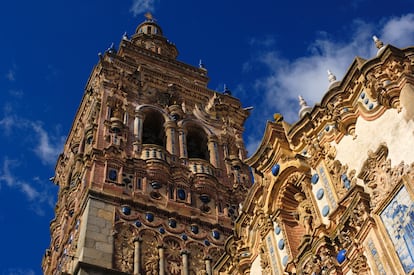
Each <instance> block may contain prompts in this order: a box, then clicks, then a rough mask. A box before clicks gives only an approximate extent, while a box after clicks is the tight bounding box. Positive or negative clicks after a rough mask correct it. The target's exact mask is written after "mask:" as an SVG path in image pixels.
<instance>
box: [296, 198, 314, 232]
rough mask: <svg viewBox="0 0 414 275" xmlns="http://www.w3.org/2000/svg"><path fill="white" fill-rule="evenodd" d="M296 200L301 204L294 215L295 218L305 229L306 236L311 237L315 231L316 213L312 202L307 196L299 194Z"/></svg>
mask: <svg viewBox="0 0 414 275" xmlns="http://www.w3.org/2000/svg"><path fill="white" fill-rule="evenodd" d="M295 199H296V201H297V202H298V203H299V204H298V207H297V208H296V213H294V216H295V218H296V219H297V220H298V221H299V224H301V225H303V226H304V228H305V235H311V234H312V232H313V229H314V223H315V221H314V219H315V218H314V217H315V215H314V214H315V212H314V210H313V205H312V203H311V201H310V200H308V199H306V196H305V195H304V194H303V193H301V192H298V193H296V194H295Z"/></svg>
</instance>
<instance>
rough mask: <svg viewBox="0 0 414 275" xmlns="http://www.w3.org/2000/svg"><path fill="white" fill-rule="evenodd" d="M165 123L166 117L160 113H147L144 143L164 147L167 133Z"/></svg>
mask: <svg viewBox="0 0 414 275" xmlns="http://www.w3.org/2000/svg"><path fill="white" fill-rule="evenodd" d="M163 125H164V118H163V117H162V115H161V114H160V113H158V112H155V111H152V112H149V113H147V114H146V116H145V120H144V125H143V133H142V143H143V144H155V145H159V146H163V147H164V146H165V133H164V127H163Z"/></svg>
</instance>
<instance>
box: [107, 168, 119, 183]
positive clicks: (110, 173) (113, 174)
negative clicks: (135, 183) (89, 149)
mask: <svg viewBox="0 0 414 275" xmlns="http://www.w3.org/2000/svg"><path fill="white" fill-rule="evenodd" d="M117 178H118V171H117V170H116V169H113V168H111V169H109V171H108V179H109V180H111V181H116V180H117Z"/></svg>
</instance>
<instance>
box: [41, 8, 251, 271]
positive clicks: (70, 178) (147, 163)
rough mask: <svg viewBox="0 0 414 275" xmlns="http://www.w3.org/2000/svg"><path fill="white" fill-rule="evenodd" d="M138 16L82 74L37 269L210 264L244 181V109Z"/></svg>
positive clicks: (198, 267)
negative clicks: (79, 98)
mask: <svg viewBox="0 0 414 275" xmlns="http://www.w3.org/2000/svg"><path fill="white" fill-rule="evenodd" d="M146 17H147V18H146V20H145V21H144V22H143V23H142V24H140V25H139V26H138V27H137V29H136V32H135V34H134V35H132V36H131V37H130V38H129V37H127V36H126V35H124V37H123V38H122V40H121V42H120V44H119V47H118V49H115V48H114V47H111V48H109V49H108V50H107V51H106V52H105V53H104V54H103V55H101V56H100V60H99V62H98V64H97V65H96V66H95V67H94V69H93V70H92V73H91V75H90V77H89V80H88V83H87V85H86V88H85V92H84V95H83V98H82V101H81V103H80V106H79V109H78V111H77V113H76V116H75V118H74V122H73V125H72V128H71V130H70V132H69V135H68V138H67V140H66V143H65V146H64V149H63V153H62V154H61V155H60V156H59V159H58V160H57V163H56V169H55V177H54V182H55V183H56V184H57V185H58V186H59V194H58V202H57V205H56V208H55V211H56V216H55V218H54V219H53V221H52V222H51V225H50V231H51V243H50V247H49V248H48V249H47V251H46V253H45V256H44V258H43V262H42V266H43V271H44V273H45V274H212V267H213V265H214V264H215V263H216V261H217V259H218V258H219V256H221V255H222V254H223V247H224V242H225V240H226V239H227V237H228V236H229V235H230V234H231V233H232V228H233V221H234V219H235V218H236V217H237V216H238V210H239V204H240V203H241V202H242V201H243V199H244V196H245V194H246V192H247V189H248V188H249V186H250V185H251V176H250V172H249V169H248V167H247V166H246V165H245V164H243V160H244V159H245V158H246V151H245V148H244V144H243V140H242V133H243V124H244V122H245V120H246V118H247V117H248V114H249V111H248V110H247V109H244V108H242V106H241V103H240V101H239V100H238V99H236V98H234V97H232V96H231V93H230V91H229V90H226V91H225V93H219V92H216V91H212V90H210V89H208V88H207V82H208V78H207V71H206V69H204V68H202V67H200V68H198V67H193V66H190V65H187V64H185V63H182V62H180V61H178V60H177V59H176V58H177V56H178V51H177V49H176V47H175V45H174V44H172V43H171V42H169V41H168V40H167V39H166V38H165V36H164V35H163V32H162V29H161V27H160V26H159V25H158V24H157V22H156V21H155V20H154V19H153V18H152V16H151V15H150V14H148V15H147V16H146Z"/></svg>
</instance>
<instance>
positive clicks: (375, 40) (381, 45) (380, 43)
mask: <svg viewBox="0 0 414 275" xmlns="http://www.w3.org/2000/svg"><path fill="white" fill-rule="evenodd" d="M372 39H373V40H374V42H375V46H376V47H377V49H381V48H382V47H384V43H382V41H381V40H380V39H379V38H378V37H377V36H375V35H373V36H372Z"/></svg>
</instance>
